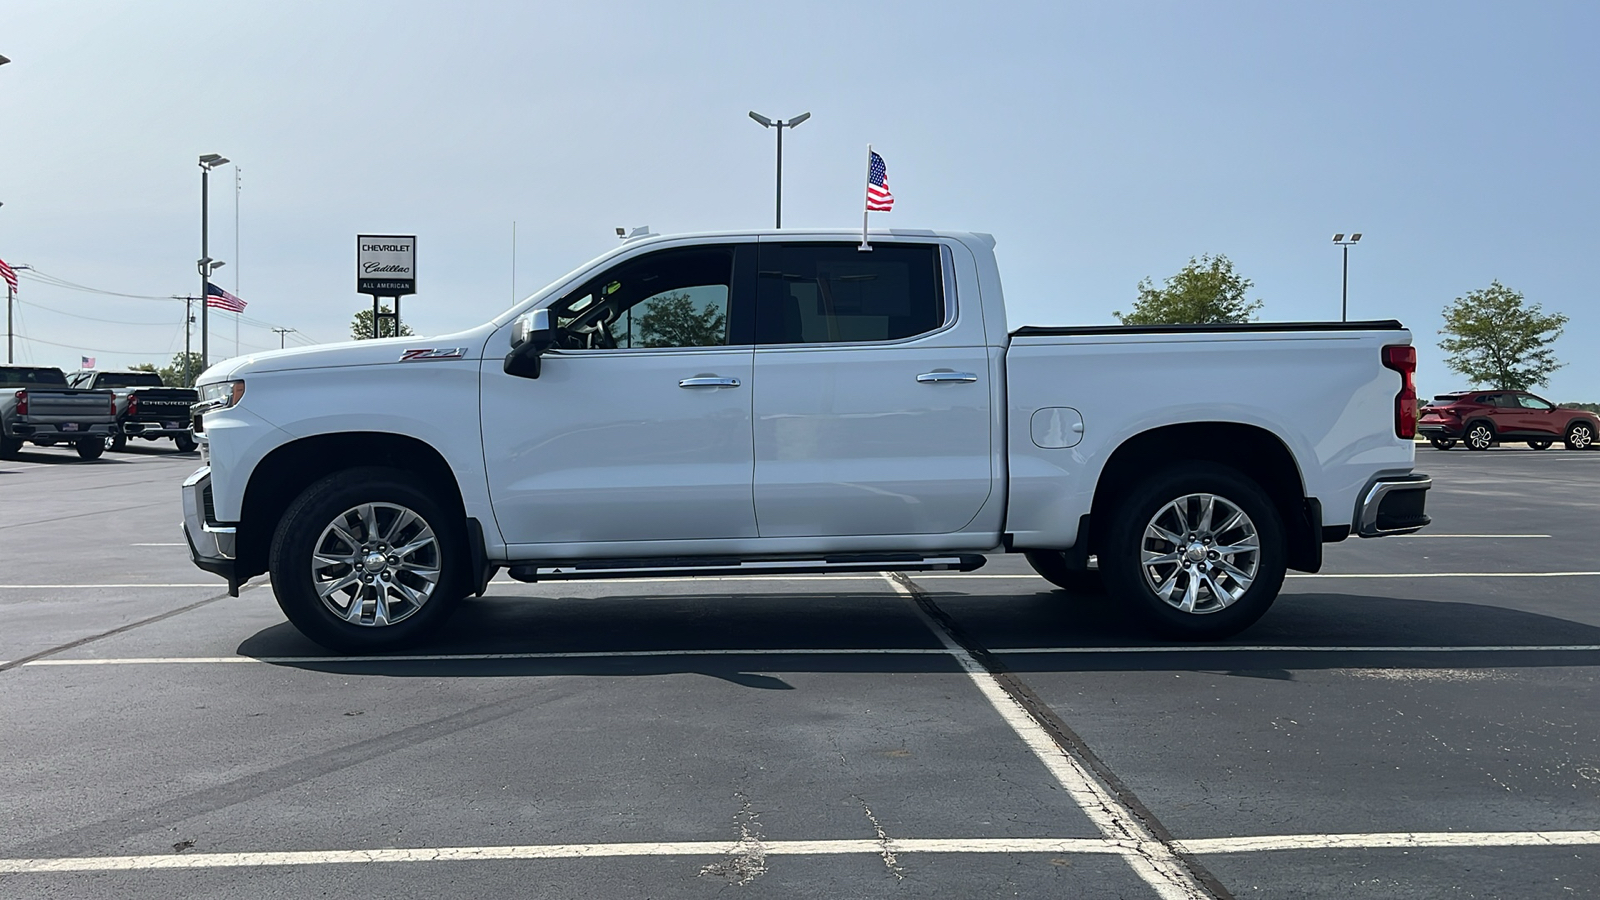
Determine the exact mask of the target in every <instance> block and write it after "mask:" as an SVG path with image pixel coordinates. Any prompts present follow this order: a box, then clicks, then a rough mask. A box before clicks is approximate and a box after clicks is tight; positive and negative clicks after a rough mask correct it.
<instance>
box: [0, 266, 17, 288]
mask: <svg viewBox="0 0 1600 900" xmlns="http://www.w3.org/2000/svg"><path fill="white" fill-rule="evenodd" d="M0 278H4V279H5V280H6V284H8V285H10V287H11V290H13V291H15V290H16V289H17V271H16V270H15V269H13V268H11V267H10V266H8V265H6V261H5V260H3V259H0Z"/></svg>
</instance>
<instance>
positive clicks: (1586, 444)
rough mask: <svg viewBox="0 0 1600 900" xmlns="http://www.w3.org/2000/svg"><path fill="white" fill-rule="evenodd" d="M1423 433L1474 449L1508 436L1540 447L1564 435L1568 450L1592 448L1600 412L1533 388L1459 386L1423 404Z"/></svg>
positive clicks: (1441, 443)
mask: <svg viewBox="0 0 1600 900" xmlns="http://www.w3.org/2000/svg"><path fill="white" fill-rule="evenodd" d="M1417 433H1419V434H1421V435H1422V436H1423V437H1426V438H1427V439H1428V443H1430V444H1432V445H1433V446H1434V447H1435V448H1437V449H1439V450H1449V449H1450V448H1451V447H1454V446H1455V445H1456V442H1457V441H1460V442H1462V443H1465V444H1466V445H1467V449H1469V450H1487V449H1489V447H1491V446H1493V445H1494V444H1495V443H1497V442H1499V443H1504V442H1506V441H1525V442H1527V444H1528V446H1529V447H1532V448H1533V449H1535V450H1544V449H1546V448H1548V447H1549V446H1550V445H1551V444H1554V443H1555V442H1556V441H1562V442H1564V443H1565V444H1566V446H1567V449H1568V450H1588V449H1590V448H1592V447H1594V445H1595V437H1596V435H1600V416H1596V415H1595V414H1594V413H1592V412H1589V411H1588V410H1584V409H1570V408H1563V407H1560V406H1557V405H1555V404H1554V403H1551V402H1550V401H1549V400H1546V399H1544V398H1543V397H1537V396H1535V395H1533V394H1530V393H1528V392H1527V391H1458V392H1456V393H1452V394H1439V395H1438V396H1436V397H1434V398H1433V400H1432V402H1430V403H1429V404H1428V405H1427V406H1425V407H1423V410H1422V417H1421V418H1420V419H1419V420H1418V421H1417Z"/></svg>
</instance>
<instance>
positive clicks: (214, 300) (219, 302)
mask: <svg viewBox="0 0 1600 900" xmlns="http://www.w3.org/2000/svg"><path fill="white" fill-rule="evenodd" d="M206 305H207V306H209V307H211V308H212V309H225V310H227V311H228V312H232V313H242V312H244V307H245V303H244V301H243V300H240V299H239V298H238V297H235V296H234V295H232V294H230V293H228V292H227V291H225V290H223V289H222V288H219V287H217V286H216V285H214V284H212V283H211V282H209V281H208V282H206Z"/></svg>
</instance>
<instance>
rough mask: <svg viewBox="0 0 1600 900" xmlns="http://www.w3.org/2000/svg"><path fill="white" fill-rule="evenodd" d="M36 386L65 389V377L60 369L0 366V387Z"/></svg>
mask: <svg viewBox="0 0 1600 900" xmlns="http://www.w3.org/2000/svg"><path fill="white" fill-rule="evenodd" d="M36 384H37V385H48V386H50V387H66V386H67V376H66V375H65V374H63V373H62V371H61V370H60V369H35V368H32V367H24V366H0V386H3V387H28V386H29V385H36Z"/></svg>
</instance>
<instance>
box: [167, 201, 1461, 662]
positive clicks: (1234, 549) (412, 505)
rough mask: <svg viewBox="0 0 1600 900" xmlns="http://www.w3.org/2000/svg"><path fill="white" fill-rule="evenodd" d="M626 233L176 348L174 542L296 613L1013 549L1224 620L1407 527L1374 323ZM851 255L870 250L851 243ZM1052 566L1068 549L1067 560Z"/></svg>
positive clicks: (1400, 443) (896, 253) (822, 245)
mask: <svg viewBox="0 0 1600 900" xmlns="http://www.w3.org/2000/svg"><path fill="white" fill-rule="evenodd" d="M860 245H861V235H860V234H859V233H843V232H816V233H796V232H789V231H784V232H761V233H737V234H717V235H689V236H677V237H650V238H645V239H642V240H638V241H634V242H629V243H627V244H624V245H622V246H621V247H619V248H617V249H616V250H615V251H614V252H612V253H610V254H608V255H606V256H604V257H601V258H600V259H597V260H594V261H592V262H590V263H588V264H586V265H584V266H582V267H580V268H578V269H577V270H575V271H574V272H573V273H572V274H571V275H569V276H567V277H565V278H563V279H561V280H559V281H557V282H556V283H554V284H552V285H550V286H549V287H548V288H546V289H545V290H543V291H540V292H539V293H538V294H535V295H534V296H532V297H530V298H529V299H527V300H526V301H524V302H522V303H519V304H517V305H516V306H514V307H513V308H511V309H509V310H507V311H506V312H505V313H503V314H501V315H500V316H499V317H497V318H496V319H494V320H493V321H491V322H488V323H486V324H484V325H481V326H478V327H476V328H473V329H471V330H469V331H464V332H460V333H457V334H453V335H449V336H445V337H438V338H426V339H425V338H416V337H407V338H400V339H388V340H373V341H360V342H355V343H349V344H341V345H333V346H324V347H319V348H304V349H293V350H287V351H283V350H278V351H270V352H267V353H258V354H252V355H250V356H247V357H242V358H238V359H233V360H229V361H227V362H223V363H219V364H217V365H215V366H212V367H211V368H210V369H208V370H207V371H206V372H205V373H204V374H203V375H202V376H201V378H200V381H199V387H200V393H201V400H200V402H199V403H198V404H197V405H196V406H195V411H196V413H197V414H198V415H197V416H196V420H195V429H196V434H197V435H198V436H199V437H200V439H201V441H202V442H203V444H204V454H205V455H204V457H203V458H204V459H205V461H206V465H205V466H203V467H202V468H200V469H199V470H197V471H196V472H195V473H194V474H193V475H191V476H190V477H189V478H188V479H187V480H186V481H185V483H184V486H183V509H184V520H185V521H184V530H185V534H186V535H187V539H188V542H189V548H190V554H191V556H192V558H193V559H194V562H195V564H196V565H198V566H199V567H200V568H202V569H204V570H206V571H209V572H213V573H215V574H218V575H220V576H222V577H223V578H226V579H227V580H228V583H229V589H230V590H232V591H234V592H237V591H238V586H239V584H240V583H242V582H243V581H245V580H247V579H249V578H252V577H254V576H256V575H259V574H261V573H263V572H270V573H271V576H272V590H273V593H274V594H276V596H277V598H278V603H279V605H280V606H281V607H282V608H283V610H284V611H285V613H286V614H287V615H288V617H289V620H290V621H291V622H293V623H294V624H295V626H296V627H298V628H299V629H300V630H301V631H302V632H303V633H304V634H306V635H307V636H308V637H310V638H311V639H312V640H315V641H317V642H318V643H321V644H323V645H324V646H327V647H332V648H338V649H342V650H358V651H359V650H373V649H378V648H382V647H389V646H395V645H397V644H402V643H406V642H411V641H418V640H424V639H427V638H429V637H431V636H434V635H437V634H438V633H439V628H440V625H441V623H442V622H443V621H444V618H445V617H446V616H448V615H449V613H450V611H451V609H452V608H453V607H455V606H457V605H458V601H459V600H461V599H462V598H464V597H466V596H467V595H470V594H473V593H479V594H481V593H483V591H484V590H485V588H486V586H487V584H488V579H489V578H490V576H491V575H492V574H493V573H494V572H495V571H496V570H497V569H499V568H506V569H508V570H509V573H510V575H511V577H512V578H515V579H518V580H521V581H547V580H553V579H572V578H627V577H641V576H650V577H661V576H680V577H681V576H691V575H705V576H718V575H730V574H732V575H738V574H746V573H755V574H793V575H803V574H810V573H826V572H879V571H885V570H889V571H927V570H934V571H939V570H943V571H951V570H959V571H966V570H969V569H974V568H977V567H978V566H981V565H982V564H983V563H984V561H985V555H986V554H991V553H1006V552H1027V551H1032V552H1031V553H1030V556H1032V557H1034V558H1035V560H1036V565H1037V564H1040V563H1039V562H1038V560H1044V561H1045V564H1042V567H1041V568H1040V573H1041V574H1042V575H1044V576H1045V577H1046V578H1050V577H1051V575H1052V573H1054V574H1055V575H1057V576H1059V575H1060V574H1061V572H1068V573H1071V572H1082V571H1086V570H1088V568H1089V559H1090V557H1091V555H1092V556H1094V557H1096V558H1097V559H1098V562H1099V565H1098V573H1099V576H1100V578H1102V579H1103V580H1104V582H1105V584H1106V586H1107V588H1108V589H1109V591H1110V592H1111V593H1112V594H1113V595H1114V596H1115V597H1117V598H1118V599H1119V601H1121V602H1123V603H1126V604H1127V605H1128V606H1129V608H1130V609H1131V610H1133V611H1134V612H1135V613H1136V614H1137V615H1138V616H1140V617H1141V618H1142V619H1143V620H1144V621H1145V622H1146V623H1147V624H1148V625H1150V626H1151V627H1152V629H1153V630H1157V631H1160V632H1161V633H1164V634H1168V635H1172V636H1176V637H1179V638H1183V639H1190V640H1195V639H1214V638H1220V637H1225V636H1228V635H1232V634H1235V633H1237V632H1238V631H1240V630H1241V629H1243V628H1245V627H1247V626H1248V625H1250V624H1251V623H1252V622H1254V621H1256V620H1257V619H1258V618H1259V617H1260V616H1261V615H1262V614H1263V613H1264V612H1266V610H1267V608H1268V606H1269V605H1271V603H1272V601H1273V599H1274V598H1275V597H1276V596H1277V594H1278V591H1279V588H1280V587H1281V585H1282V582H1283V578H1284V571H1285V569H1298V570H1302V571H1313V572H1314V571H1316V570H1317V569H1318V568H1319V567H1320V566H1321V564H1322V546H1323V544H1324V543H1325V542H1332V541H1340V540H1343V539H1345V538H1346V537H1348V536H1351V535H1360V536H1361V537H1378V536H1381V535H1386V534H1405V533H1409V532H1413V531H1416V530H1418V529H1419V528H1422V527H1423V526H1425V525H1427V524H1428V516H1427V515H1426V514H1425V512H1424V501H1425V492H1426V491H1427V490H1428V488H1429V486H1430V485H1431V482H1430V480H1429V479H1428V477H1427V476H1426V475H1421V474H1416V473H1414V472H1413V471H1412V468H1413V463H1414V460H1415V454H1416V449H1415V443H1414V441H1413V436H1414V434H1415V430H1414V428H1415V424H1416V422H1415V416H1414V410H1415V408H1416V391H1415V388H1414V386H1413V382H1412V377H1413V372H1414V371H1415V368H1416V352H1415V348H1414V347H1412V346H1411V333H1410V332H1409V331H1407V330H1405V328H1403V327H1402V326H1401V325H1400V323H1398V322H1395V321H1382V322H1349V323H1343V322H1308V323H1249V324H1240V325H1200V326H1093V327H1025V328H1020V329H1017V330H1015V331H1013V330H1011V329H1010V328H1009V327H1008V325H1007V321H1006V304H1005V300H1004V296H1003V294H1002V291H1001V287H1000V271H999V268H998V266H997V264H996V262H995V256H994V239H993V238H992V237H989V236H988V235H982V234H968V233H954V232H933V231H914V232H913V231H907V232H894V233H889V234H878V235H874V236H873V237H872V243H871V246H870V248H864V247H861V246H860ZM869 249H870V252H863V251H864V250H869ZM1063 580H1066V581H1068V583H1069V584H1070V583H1071V579H1063Z"/></svg>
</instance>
